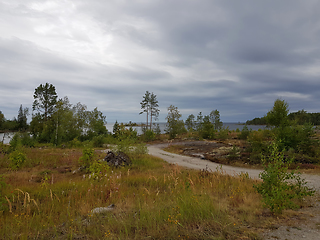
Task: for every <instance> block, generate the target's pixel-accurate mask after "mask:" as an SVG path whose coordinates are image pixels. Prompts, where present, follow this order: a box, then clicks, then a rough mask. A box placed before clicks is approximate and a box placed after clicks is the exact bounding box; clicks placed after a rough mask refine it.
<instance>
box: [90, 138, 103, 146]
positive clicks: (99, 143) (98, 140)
mask: <svg viewBox="0 0 320 240" xmlns="http://www.w3.org/2000/svg"><path fill="white" fill-rule="evenodd" d="M91 142H92V146H93V147H103V144H105V137H104V135H98V136H94V137H93V138H92V141H91Z"/></svg>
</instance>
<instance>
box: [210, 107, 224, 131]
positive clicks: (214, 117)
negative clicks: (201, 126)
mask: <svg viewBox="0 0 320 240" xmlns="http://www.w3.org/2000/svg"><path fill="white" fill-rule="evenodd" d="M209 118H210V121H211V123H212V124H213V126H214V129H215V130H219V129H220V128H221V127H222V126H223V123H222V122H221V121H220V113H219V111H218V110H217V109H216V110H214V111H211V113H210V115H209Z"/></svg>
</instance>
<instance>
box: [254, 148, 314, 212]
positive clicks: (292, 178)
mask: <svg viewBox="0 0 320 240" xmlns="http://www.w3.org/2000/svg"><path fill="white" fill-rule="evenodd" d="M262 162H263V163H264V165H265V168H264V171H263V172H262V173H260V177H261V179H262V180H263V182H262V183H261V184H259V185H255V188H256V190H257V192H258V193H260V194H261V195H262V198H263V203H264V204H265V206H267V207H268V208H269V209H270V210H271V212H273V213H281V212H282V211H283V210H284V209H288V208H291V209H294V208H297V207H298V203H297V201H296V200H300V201H301V200H302V199H303V197H305V196H311V195H313V193H314V191H312V190H310V189H308V188H307V186H306V183H305V181H304V179H302V178H301V176H300V174H299V173H296V172H295V171H291V172H288V167H289V165H290V164H291V163H292V159H289V160H288V159H286V160H285V159H284V153H283V152H279V150H278V145H277V143H276V142H273V144H272V145H271V146H270V156H269V159H267V158H266V157H264V158H263V159H262Z"/></svg>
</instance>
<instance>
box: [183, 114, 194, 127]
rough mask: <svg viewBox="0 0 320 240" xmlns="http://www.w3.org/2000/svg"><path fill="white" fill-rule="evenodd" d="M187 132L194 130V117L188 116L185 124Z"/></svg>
mask: <svg viewBox="0 0 320 240" xmlns="http://www.w3.org/2000/svg"><path fill="white" fill-rule="evenodd" d="M185 124H186V127H187V129H188V131H193V130H194V129H195V128H196V122H195V116H194V115H193V114H190V115H189V116H188V118H187V120H186V122H185Z"/></svg>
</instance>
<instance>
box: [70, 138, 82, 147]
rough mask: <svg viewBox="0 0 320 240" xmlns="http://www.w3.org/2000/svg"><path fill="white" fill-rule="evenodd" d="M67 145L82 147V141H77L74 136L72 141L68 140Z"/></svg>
mask: <svg viewBox="0 0 320 240" xmlns="http://www.w3.org/2000/svg"><path fill="white" fill-rule="evenodd" d="M68 147H70V148H73V147H75V148H82V147H83V143H82V142H81V141H79V140H78V139H77V138H74V139H73V140H72V141H70V142H68Z"/></svg>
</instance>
